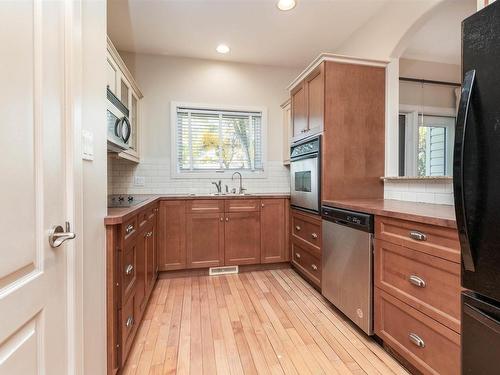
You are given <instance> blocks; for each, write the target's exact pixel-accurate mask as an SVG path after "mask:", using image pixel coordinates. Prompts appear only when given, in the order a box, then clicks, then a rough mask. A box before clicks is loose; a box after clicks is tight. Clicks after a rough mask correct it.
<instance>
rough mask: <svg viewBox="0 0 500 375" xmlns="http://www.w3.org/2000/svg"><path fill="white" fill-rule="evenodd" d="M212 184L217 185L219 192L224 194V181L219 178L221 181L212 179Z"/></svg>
mask: <svg viewBox="0 0 500 375" xmlns="http://www.w3.org/2000/svg"><path fill="white" fill-rule="evenodd" d="M212 184H214V185H215V187H216V188H217V194H222V181H221V180H219V182H215V181H212Z"/></svg>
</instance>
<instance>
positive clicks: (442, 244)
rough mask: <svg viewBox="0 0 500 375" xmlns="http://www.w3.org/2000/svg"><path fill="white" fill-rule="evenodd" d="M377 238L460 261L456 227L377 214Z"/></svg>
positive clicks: (453, 260)
mask: <svg viewBox="0 0 500 375" xmlns="http://www.w3.org/2000/svg"><path fill="white" fill-rule="evenodd" d="M375 238H378V239H380V240H384V241H387V242H392V243H393V244H396V245H402V246H406V247H408V248H410V249H413V250H417V251H421V252H423V253H427V254H430V255H434V256H437V257H440V258H443V259H447V260H450V261H452V262H456V263H460V243H459V241H458V232H457V230H456V229H451V228H445V227H438V226H435V225H428V224H422V223H417V222H413V221H407V220H400V219H393V218H388V217H383V216H377V217H376V218H375Z"/></svg>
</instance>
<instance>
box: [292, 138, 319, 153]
mask: <svg viewBox="0 0 500 375" xmlns="http://www.w3.org/2000/svg"><path fill="white" fill-rule="evenodd" d="M319 147H320V138H319V137H316V138H314V139H310V140H308V141H306V142H303V143H299V144H296V145H292V150H291V153H290V157H291V158H294V157H298V156H302V155H307V154H311V153H315V152H319Z"/></svg>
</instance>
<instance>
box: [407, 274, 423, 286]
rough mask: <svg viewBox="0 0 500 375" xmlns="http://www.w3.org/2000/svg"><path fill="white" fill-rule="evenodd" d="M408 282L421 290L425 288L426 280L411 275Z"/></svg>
mask: <svg viewBox="0 0 500 375" xmlns="http://www.w3.org/2000/svg"><path fill="white" fill-rule="evenodd" d="M408 281H409V282H410V283H412V284H413V285H415V286H418V287H419V288H425V280H424V279H422V278H421V277H418V276H417V275H410V277H409V278H408Z"/></svg>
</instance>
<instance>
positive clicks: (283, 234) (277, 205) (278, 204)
mask: <svg viewBox="0 0 500 375" xmlns="http://www.w3.org/2000/svg"><path fill="white" fill-rule="evenodd" d="M286 202H287V200H286V199H263V200H262V201H261V209H260V239H261V241H260V249H261V254H260V260H261V263H277V262H286V261H287V260H289V251H288V248H287V247H288V246H287V244H288V241H287V237H288V231H287V230H286V228H287V225H286V223H287V222H288V220H287V216H288V215H287V211H288V210H287V206H286Z"/></svg>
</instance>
